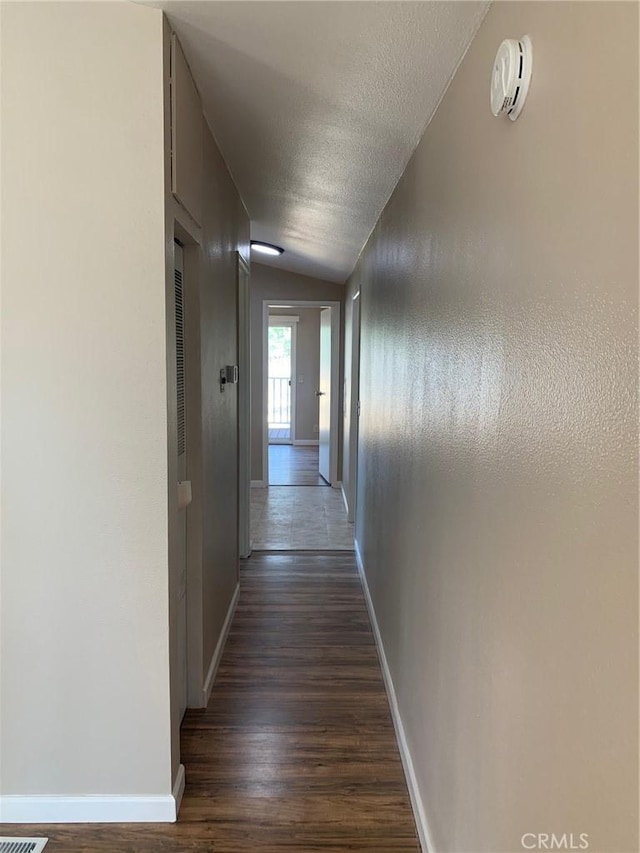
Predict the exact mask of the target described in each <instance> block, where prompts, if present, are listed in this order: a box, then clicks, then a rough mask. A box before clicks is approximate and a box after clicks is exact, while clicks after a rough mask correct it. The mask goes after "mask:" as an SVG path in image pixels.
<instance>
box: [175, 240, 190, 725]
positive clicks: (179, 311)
mask: <svg viewBox="0 0 640 853" xmlns="http://www.w3.org/2000/svg"><path fill="white" fill-rule="evenodd" d="M174 248H175V273H174V282H175V306H176V385H177V414H178V418H177V421H178V435H177V439H178V441H177V445H178V481H179V482H180V483H184V482H185V481H186V477H187V429H186V427H187V424H186V399H185V390H186V382H185V346H184V302H185V300H184V278H183V277H184V262H183V252H182V247H181V246H180V245H179V244H178V243H176V244H175V246H174ZM178 491H179V494H180V489H179V490H178ZM179 501H180V499H179ZM178 507H179V508H178V530H177V539H178V546H177V560H178V566H177V574H178V589H177V596H178V600H177V602H176V606H177V614H178V618H177V624H178V667H179V681H180V719H181V720H182V718H183V716H184V712H185V711H186V709H187V508H186V505H185V506H183V507H182V508H180V502H179V503H178Z"/></svg>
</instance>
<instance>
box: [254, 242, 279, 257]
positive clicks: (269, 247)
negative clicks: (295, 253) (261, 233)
mask: <svg viewBox="0 0 640 853" xmlns="http://www.w3.org/2000/svg"><path fill="white" fill-rule="evenodd" d="M251 248H252V249H255V250H256V252H262V254H263V255H272V256H273V255H281V254H282V253H283V252H284V249H281V248H280V246H274V245H273V244H272V243H263V242H262V240H252V241H251Z"/></svg>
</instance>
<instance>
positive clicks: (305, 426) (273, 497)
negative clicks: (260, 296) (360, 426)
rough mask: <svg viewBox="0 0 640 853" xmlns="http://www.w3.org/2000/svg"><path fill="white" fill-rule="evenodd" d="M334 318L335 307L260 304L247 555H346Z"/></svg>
mask: <svg viewBox="0 0 640 853" xmlns="http://www.w3.org/2000/svg"><path fill="white" fill-rule="evenodd" d="M340 311H341V304H340V303H339V302H320V301H308V300H297V301H292V302H290V303H288V304H287V305H282V304H276V303H274V302H272V301H270V300H264V301H263V357H262V365H263V370H262V378H263V401H262V402H263V412H262V425H263V434H262V439H263V440H262V471H263V479H262V481H261V482H260V484H259V485H260V487H257V486H256V488H253V489H252V490H251V539H252V545H253V548H254V549H255V550H258V551H260V550H283V551H290V550H294V551H296V550H345V551H346V550H353V526H352V525H351V524H349V523H348V520H347V513H346V508H345V503H344V502H343V493H342V489H341V487H342V483H341V482H340V480H339V479H338V476H339V475H338V439H339V435H338V433H339V423H340V421H339V411H340V386H339V379H340V372H339V370H340ZM254 485H255V484H254ZM331 487H333V488H331Z"/></svg>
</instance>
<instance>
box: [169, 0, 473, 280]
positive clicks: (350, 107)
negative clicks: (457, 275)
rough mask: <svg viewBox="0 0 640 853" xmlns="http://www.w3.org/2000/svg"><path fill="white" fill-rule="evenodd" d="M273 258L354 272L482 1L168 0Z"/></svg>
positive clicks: (322, 273) (341, 276)
mask: <svg viewBox="0 0 640 853" xmlns="http://www.w3.org/2000/svg"><path fill="white" fill-rule="evenodd" d="M153 5H154V6H158V7H160V8H162V9H164V10H165V12H166V13H167V15H168V17H169V20H170V22H171V24H172V26H173V28H174V29H175V31H176V32H177V34H178V37H179V38H180V41H181V43H182V46H183V48H184V51H185V53H186V56H187V59H188V61H189V64H190V65H191V69H192V72H193V74H194V77H195V80H196V84H197V86H198V88H199V89H200V93H201V96H202V100H203V105H204V112H205V116H206V117H207V120H208V122H209V125H210V127H211V129H212V131H213V133H214V135H215V137H216V140H217V142H218V144H219V146H220V148H221V150H222V153H223V155H224V157H225V160H226V161H227V164H228V166H229V168H230V170H231V173H232V174H233V177H234V179H235V181H236V184H237V186H238V189H239V190H240V193H241V195H242V197H243V199H244V202H245V204H246V205H247V209H248V211H249V215H250V217H251V236H252V238H253V239H259V240H265V241H267V242H270V243H276V244H277V245H280V246H282V247H284V249H285V250H286V251H285V254H284V255H282V256H281V257H280V258H278V259H274V260H268V259H265V258H264V257H263V256H260V259H259V260H260V262H261V263H263V262H264V263H271V264H272V265H274V266H279V267H282V268H284V269H289V270H292V271H294V272H301V273H304V274H306V275H311V276H316V277H319V278H324V279H328V280H331V281H344V280H345V279H346V278H347V277H348V275H349V274H350V272H351V270H352V269H353V267H354V265H355V263H356V260H357V258H358V255H359V253H360V251H361V249H362V247H363V245H364V244H365V242H366V240H367V237H368V236H369V234H370V233H371V230H372V229H373V227H374V225H375V223H376V220H377V219H378V216H379V215H380V213H381V211H382V209H383V208H384V205H385V203H386V202H387V200H388V198H389V196H390V195H391V192H392V191H393V189H394V187H395V185H396V183H397V181H398V179H399V178H400V176H401V175H402V172H403V171H404V168H405V166H406V164H407V162H408V160H409V158H410V156H411V153H412V151H413V149H414V148H415V146H416V145H417V143H418V141H419V139H420V137H421V135H422V133H423V132H424V129H425V126H426V125H427V123H428V121H429V119H430V117H431V116H432V114H433V112H434V110H435V109H436V107H437V105H438V102H439V100H440V98H441V96H442V94H443V92H444V90H445V88H446V86H447V83H448V81H449V80H450V78H451V76H452V74H453V73H454V71H455V69H456V67H457V65H458V63H459V61H460V59H461V58H462V56H463V55H464V52H465V51H466V48H467V46H468V45H469V43H470V41H471V39H472V38H473V36H474V34H475V32H476V30H477V28H478V26H479V24H480V21H481V20H482V17H483V15H484V14H485V12H486V9H487V5H488V4H487V3H484V2H451V0H449V2H439V0H435V2H432V1H431V0H427V1H426V2H368V0H360V2H340V0H337V1H336V2H313V0H294V2H270V0H258V2H252V0H248V2H213V1H212V0H204V2H203V0H197V2H190V0H159V1H158V2H153Z"/></svg>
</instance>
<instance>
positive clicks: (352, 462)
mask: <svg viewBox="0 0 640 853" xmlns="http://www.w3.org/2000/svg"><path fill="white" fill-rule="evenodd" d="M351 306H352V307H351V388H350V399H349V500H348V502H347V521H351V522H353V523H355V519H356V507H357V504H358V439H359V435H360V407H359V404H360V317H361V309H362V300H361V297H360V291H358V292H357V293H356V294H354V296H353V297H352V300H351Z"/></svg>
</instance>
